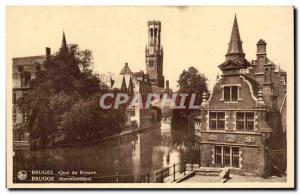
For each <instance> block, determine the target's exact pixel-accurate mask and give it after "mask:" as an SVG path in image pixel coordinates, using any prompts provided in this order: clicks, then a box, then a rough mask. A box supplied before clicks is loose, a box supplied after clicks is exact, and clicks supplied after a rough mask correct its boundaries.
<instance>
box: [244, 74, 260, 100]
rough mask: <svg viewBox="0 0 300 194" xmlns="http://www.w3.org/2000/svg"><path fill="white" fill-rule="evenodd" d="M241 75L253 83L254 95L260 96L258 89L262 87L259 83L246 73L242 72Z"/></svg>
mask: <svg viewBox="0 0 300 194" xmlns="http://www.w3.org/2000/svg"><path fill="white" fill-rule="evenodd" d="M241 76H243V77H244V78H245V79H246V80H247V81H248V82H249V83H250V84H251V86H252V90H253V94H254V96H255V97H258V91H259V90H260V89H261V86H260V85H259V83H258V82H257V81H256V80H255V79H253V78H251V77H249V76H247V75H245V74H241Z"/></svg>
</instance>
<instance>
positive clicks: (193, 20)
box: [6, 6, 294, 90]
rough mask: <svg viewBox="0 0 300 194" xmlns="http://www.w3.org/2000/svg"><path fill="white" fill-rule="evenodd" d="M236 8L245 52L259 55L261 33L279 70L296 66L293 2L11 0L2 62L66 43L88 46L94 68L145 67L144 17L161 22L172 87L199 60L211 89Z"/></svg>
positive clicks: (115, 70) (250, 57)
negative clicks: (31, 2)
mask: <svg viewBox="0 0 300 194" xmlns="http://www.w3.org/2000/svg"><path fill="white" fill-rule="evenodd" d="M235 14H236V15H237V19H238V25H239V30H240V35H241V39H242V41H243V50H244V52H245V54H246V58H247V59H248V60H249V61H251V60H253V59H255V58H256V43H257V41H258V40H259V39H264V40H265V41H266V42H267V43H268V44H267V55H268V57H269V58H270V59H271V60H272V61H273V62H274V63H275V64H277V65H280V67H281V68H282V69H283V70H287V71H288V73H289V71H291V73H292V70H293V63H294V62H293V59H294V55H293V53H294V47H293V42H294V39H293V38H294V37H293V31H294V29H293V8H292V7H199V6H198V7H197V6H196V7H8V8H7V10H6V25H7V28H6V45H7V49H6V51H7V53H6V56H7V63H8V65H11V63H12V58H13V57H23V56H34V55H42V54H44V53H45V47H50V48H51V50H52V53H53V52H55V51H57V50H58V48H59V47H60V44H61V38H62V32H63V31H64V32H65V34H66V39H67V42H68V43H76V44H78V45H79V47H80V49H90V50H92V52H93V57H94V67H93V68H94V71H95V72H98V73H107V72H112V73H115V74H119V72H120V71H121V69H122V67H123V66H124V63H125V62H128V63H129V67H130V68H131V70H132V71H140V70H144V71H145V72H146V64H145V46H146V44H147V40H148V39H147V36H148V34H147V21H149V20H159V21H161V24H162V32H161V44H162V45H163V49H164V64H163V71H164V76H165V79H166V80H170V87H171V88H172V89H173V90H176V88H177V80H178V78H179V75H180V73H181V72H182V71H183V70H184V69H187V68H188V67H190V66H194V67H196V68H197V69H198V70H199V72H200V73H203V74H204V75H205V76H206V77H207V78H208V80H209V81H208V85H209V88H210V89H211V88H212V87H213V85H214V83H215V80H216V76H217V74H218V73H219V74H220V72H219V69H218V65H220V64H221V63H222V62H224V60H225V56H224V55H225V54H226V51H227V47H228V42H229V39H230V33H231V29H232V25H233V19H234V15H235Z"/></svg>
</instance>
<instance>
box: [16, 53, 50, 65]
mask: <svg viewBox="0 0 300 194" xmlns="http://www.w3.org/2000/svg"><path fill="white" fill-rule="evenodd" d="M46 59H47V57H46V55H38V56H28V57H17V58H13V59H12V60H13V65H28V64H34V63H43V62H44V61H45V60H46Z"/></svg>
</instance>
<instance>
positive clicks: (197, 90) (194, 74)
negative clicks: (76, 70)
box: [172, 67, 208, 129]
mask: <svg viewBox="0 0 300 194" xmlns="http://www.w3.org/2000/svg"><path fill="white" fill-rule="evenodd" d="M177 82H178V86H179V90H178V92H177V93H178V94H180V93H184V94H188V96H187V97H186V101H185V106H186V107H187V108H186V109H175V110H173V119H172V125H173V127H174V128H178V129H181V128H190V125H191V122H190V121H191V118H192V117H193V116H195V115H197V114H198V113H199V110H195V109H189V108H188V106H189V103H190V99H191V95H192V94H195V95H196V98H195V102H194V105H201V102H202V94H203V92H208V88H207V78H206V77H205V75H204V74H201V73H199V71H198V70H197V69H196V68H195V67H189V68H188V70H183V72H182V73H181V74H180V76H179V80H178V81H177ZM179 102H180V100H177V102H176V104H179Z"/></svg>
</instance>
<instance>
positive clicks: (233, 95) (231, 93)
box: [221, 85, 240, 102]
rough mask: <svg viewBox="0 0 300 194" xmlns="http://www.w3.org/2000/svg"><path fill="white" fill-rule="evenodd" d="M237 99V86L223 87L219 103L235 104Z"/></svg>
mask: <svg viewBox="0 0 300 194" xmlns="http://www.w3.org/2000/svg"><path fill="white" fill-rule="evenodd" d="M238 100H240V99H239V86H238V85H232V86H223V98H222V99H221V101H225V102H237V101H238Z"/></svg>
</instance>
